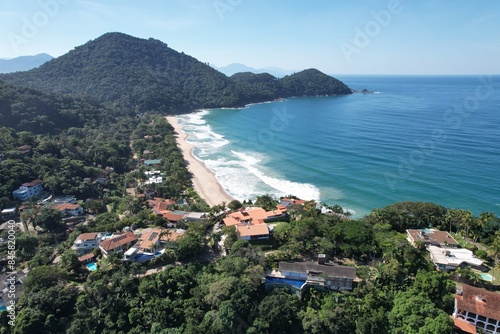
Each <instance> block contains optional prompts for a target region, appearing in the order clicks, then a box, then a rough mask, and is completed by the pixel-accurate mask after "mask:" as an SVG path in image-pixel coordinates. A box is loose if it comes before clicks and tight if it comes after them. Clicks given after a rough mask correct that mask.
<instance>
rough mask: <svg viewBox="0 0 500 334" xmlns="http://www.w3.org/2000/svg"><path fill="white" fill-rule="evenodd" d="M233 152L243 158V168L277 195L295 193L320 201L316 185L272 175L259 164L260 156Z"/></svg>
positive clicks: (301, 196)
mask: <svg viewBox="0 0 500 334" xmlns="http://www.w3.org/2000/svg"><path fill="white" fill-rule="evenodd" d="M231 153H232V154H233V155H234V156H236V157H237V158H239V159H240V160H241V162H242V163H241V166H242V167H243V168H246V169H247V170H248V171H249V172H250V173H252V174H253V175H255V176H256V177H257V178H259V179H260V180H261V181H262V182H264V183H265V184H266V185H268V186H269V187H271V188H272V189H273V190H274V191H273V194H274V195H276V196H277V197H278V196H286V195H290V194H293V195H295V196H298V197H300V198H304V199H307V200H316V201H319V197H320V195H319V189H318V188H317V187H316V186H314V185H312V184H308V183H299V182H293V181H289V180H285V179H282V178H280V177H273V176H271V175H270V174H271V173H272V171H269V172H267V171H265V170H264V168H263V167H262V166H259V165H258V163H259V162H260V160H259V159H258V158H255V157H253V156H250V155H248V154H245V153H241V152H236V151H231Z"/></svg>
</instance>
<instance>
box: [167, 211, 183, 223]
mask: <svg viewBox="0 0 500 334" xmlns="http://www.w3.org/2000/svg"><path fill="white" fill-rule="evenodd" d="M186 215H187V213H186V212H184V213H182V214H177V213H173V212H172V211H169V212H165V213H163V218H165V219H166V220H169V221H172V222H178V221H179V220H181V219H183V218H184V216H186Z"/></svg>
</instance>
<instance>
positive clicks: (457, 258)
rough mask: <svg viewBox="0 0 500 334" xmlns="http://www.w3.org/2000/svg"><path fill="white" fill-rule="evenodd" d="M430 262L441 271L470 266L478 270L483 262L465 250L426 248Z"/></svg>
mask: <svg viewBox="0 0 500 334" xmlns="http://www.w3.org/2000/svg"><path fill="white" fill-rule="evenodd" d="M427 250H428V251H429V253H430V254H431V260H432V262H434V264H435V265H436V267H437V268H438V269H439V270H442V271H450V270H455V269H457V268H458V267H465V266H471V267H473V268H476V269H480V268H481V266H482V265H483V261H481V260H480V259H478V258H477V257H476V256H475V255H474V253H472V251H470V250H468V249H465V248H441V247H436V246H432V245H431V246H428V247H427Z"/></svg>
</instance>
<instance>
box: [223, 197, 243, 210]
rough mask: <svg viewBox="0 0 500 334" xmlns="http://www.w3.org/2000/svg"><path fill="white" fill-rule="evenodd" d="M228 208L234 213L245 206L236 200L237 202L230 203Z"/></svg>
mask: <svg viewBox="0 0 500 334" xmlns="http://www.w3.org/2000/svg"><path fill="white" fill-rule="evenodd" d="M227 207H228V208H229V209H231V210H232V211H236V210H238V209H240V208H242V207H243V205H242V204H241V202H240V201H238V200H236V199H235V200H232V201H231V202H229V204H228V205H227Z"/></svg>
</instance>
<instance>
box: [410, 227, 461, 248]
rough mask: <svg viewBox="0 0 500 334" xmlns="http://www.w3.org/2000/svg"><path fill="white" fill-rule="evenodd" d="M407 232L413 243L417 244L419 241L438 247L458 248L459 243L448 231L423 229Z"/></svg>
mask: <svg viewBox="0 0 500 334" xmlns="http://www.w3.org/2000/svg"><path fill="white" fill-rule="evenodd" d="M406 232H407V233H408V236H409V239H410V241H411V242H412V243H415V242H416V241H417V240H423V241H424V243H426V244H434V245H436V246H438V245H441V246H443V245H450V246H453V247H456V246H458V242H457V241H456V240H455V239H453V237H452V236H451V235H450V234H449V233H448V232H446V231H438V230H431V229H422V230H406Z"/></svg>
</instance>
